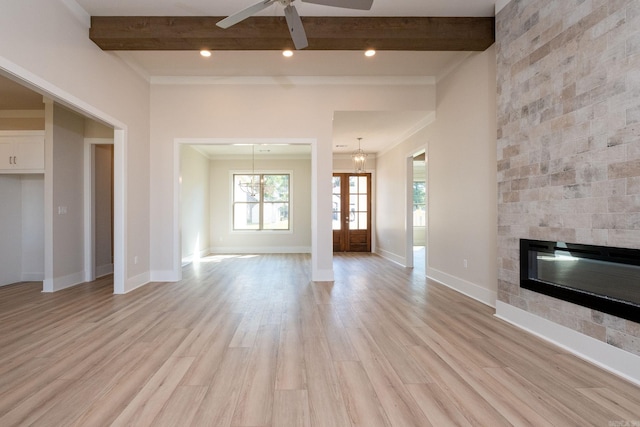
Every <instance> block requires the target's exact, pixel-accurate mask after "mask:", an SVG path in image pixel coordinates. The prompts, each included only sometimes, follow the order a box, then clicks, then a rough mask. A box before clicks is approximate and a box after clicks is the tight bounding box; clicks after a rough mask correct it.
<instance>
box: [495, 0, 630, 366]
mask: <svg viewBox="0 0 640 427" xmlns="http://www.w3.org/2000/svg"><path fill="white" fill-rule="evenodd" d="M496 40H497V45H496V46H497V74H498V80H497V85H498V117H497V120H498V144H497V147H498V268H499V275H498V279H499V285H498V299H499V300H500V301H502V302H505V303H508V304H511V305H513V306H516V307H518V308H521V309H523V310H526V311H528V312H531V313H533V314H536V315H538V316H541V317H544V318H546V319H549V320H551V321H553V322H556V323H558V324H561V325H564V326H567V327H569V328H571V329H574V330H576V331H579V332H581V333H584V334H586V335H589V336H591V337H593V338H596V339H598V340H601V341H604V342H608V343H609V344H611V345H614V346H616V347H619V348H622V349H624V350H626V351H629V352H632V353H634V354H638V355H640V325H639V324H637V323H634V322H630V321H627V320H624V319H620V318H617V317H615V316H611V315H607V314H603V313H600V312H597V311H595V310H591V309H588V308H584V307H580V306H577V305H574V304H571V303H568V302H563V301H559V300H556V299H554V298H551V297H547V296H544V295H540V294H537V293H534V292H530V291H528V290H525V289H521V288H520V286H519V239H521V238H528V239H540V240H552V241H555V240H558V241H566V242H575V243H583V244H595V245H605V246H619V247H627V248H640V1H638V0H513V1H512V2H510V3H509V4H508V5H507V6H506V7H505V8H504V9H502V10H501V11H500V13H499V14H498V15H497V17H496Z"/></svg>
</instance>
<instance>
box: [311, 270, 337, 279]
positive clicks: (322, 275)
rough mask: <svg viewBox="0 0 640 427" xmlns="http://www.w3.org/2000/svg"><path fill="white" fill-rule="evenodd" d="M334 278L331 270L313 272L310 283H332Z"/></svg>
mask: <svg viewBox="0 0 640 427" xmlns="http://www.w3.org/2000/svg"><path fill="white" fill-rule="evenodd" d="M334 280H335V277H334V275H333V269H331V270H313V271H312V272H311V281H312V282H333V281H334Z"/></svg>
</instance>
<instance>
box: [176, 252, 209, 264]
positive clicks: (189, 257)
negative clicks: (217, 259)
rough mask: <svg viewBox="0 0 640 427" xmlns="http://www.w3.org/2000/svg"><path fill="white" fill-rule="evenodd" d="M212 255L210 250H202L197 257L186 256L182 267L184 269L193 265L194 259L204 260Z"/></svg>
mask: <svg viewBox="0 0 640 427" xmlns="http://www.w3.org/2000/svg"><path fill="white" fill-rule="evenodd" d="M210 253H211V250H210V249H202V250H201V251H200V252H198V254H197V255H196V254H191V255H187V256H184V257H182V266H183V267H184V266H185V265H187V264H190V263H192V262H193V260H194V259H199V258H204V257H206V256H207V255H209V254H210Z"/></svg>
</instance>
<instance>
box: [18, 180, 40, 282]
mask: <svg viewBox="0 0 640 427" xmlns="http://www.w3.org/2000/svg"><path fill="white" fill-rule="evenodd" d="M21 181H22V281H25V282H30V281H42V280H43V279H44V175H42V174H29V175H21Z"/></svg>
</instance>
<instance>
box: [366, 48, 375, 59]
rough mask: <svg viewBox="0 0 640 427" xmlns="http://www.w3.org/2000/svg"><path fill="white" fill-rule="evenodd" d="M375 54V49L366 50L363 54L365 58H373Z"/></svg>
mask: <svg viewBox="0 0 640 427" xmlns="http://www.w3.org/2000/svg"><path fill="white" fill-rule="evenodd" d="M375 54H376V51H375V49H368V50H366V51H365V52H364V56H367V57H369V58H370V57H372V56H375Z"/></svg>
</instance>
